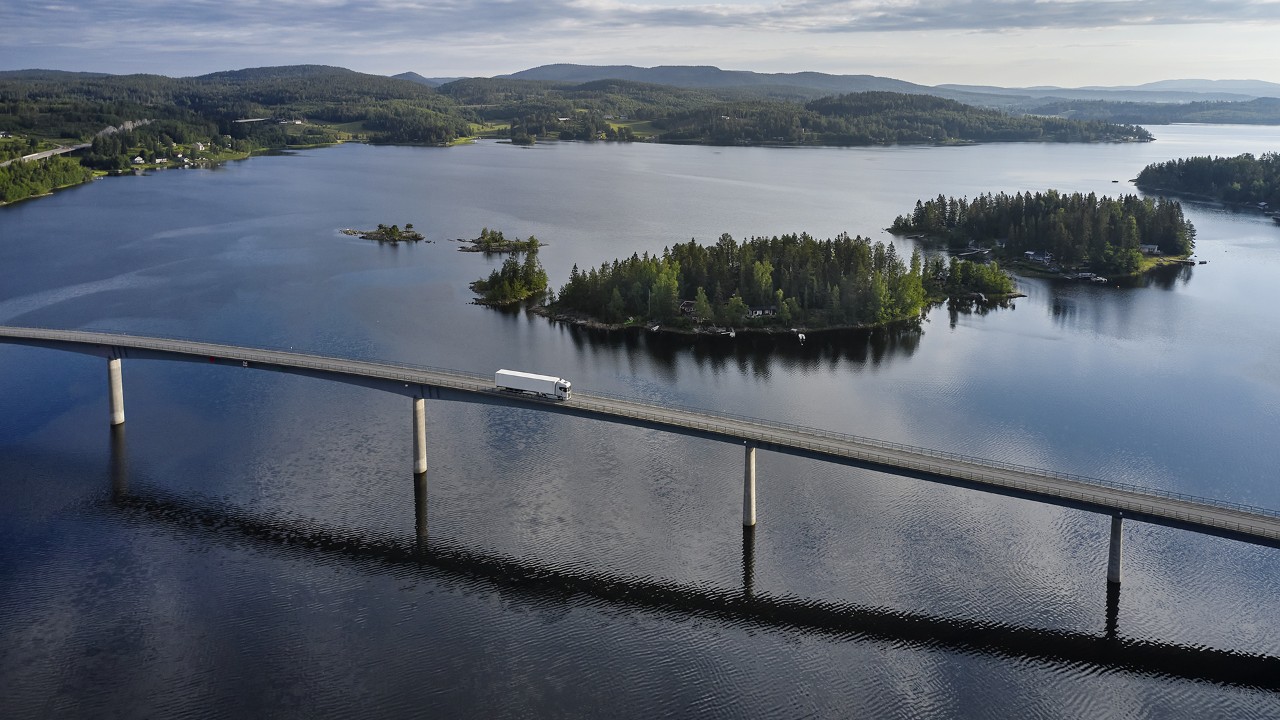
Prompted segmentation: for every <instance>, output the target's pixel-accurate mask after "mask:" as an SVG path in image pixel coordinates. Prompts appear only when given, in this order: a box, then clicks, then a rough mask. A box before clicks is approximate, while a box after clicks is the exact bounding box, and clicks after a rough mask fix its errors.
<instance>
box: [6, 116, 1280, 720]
mask: <svg viewBox="0 0 1280 720" xmlns="http://www.w3.org/2000/svg"><path fill="white" fill-rule="evenodd" d="M1154 130H1155V132H1156V135H1157V136H1158V137H1159V138H1160V139H1159V141H1158V142H1155V143H1149V144H1142V145H1136V144H1135V145H1085V146H1078V145H1077V146H1071V145H1016V144H1010V145H988V146H980V147H965V148H911V147H906V148H903V147H899V148H874V149H804V150H779V149H760V148H732V149H731V148H698V147H668V146H650V145H640V144H637V145H604V144H600V145H589V144H574V143H564V144H554V145H540V146H537V147H534V148H527V149H526V148H515V147H511V146H508V145H501V144H496V143H482V144H479V145H476V146H470V147H460V148H451V149H430V148H400V147H366V146H343V147H337V148H329V149H322V150H315V151H307V152H302V153H297V154H293V155H286V156H278V157H262V158H254V159H252V160H250V161H246V162H241V163H233V164H230V165H228V166H226V167H225V168H222V169H220V170H217V171H212V172H209V171H182V172H179V171H170V172H166V173H160V174H156V175H154V176H150V177H146V178H122V179H110V180H104V181H100V182H96V183H93V184H91V185H88V186H85V187H81V188H76V189H72V190H69V191H66V192H61V193H58V194H56V195H54V196H53V197H50V198H44V199H40V200H38V201H34V202H28V203H22V204H19V205H17V206H15V207H9V208H3V209H0V323H4V324H13V325H40V326H50V327H64V328H79V329H92V330H105V331H121V332H130V333H138V334H148V335H163V336H179V337H190V338H198V339H203V340H209V341H216V342H226V343H236V344H244V345H253V346H274V347H284V348H293V349H295V350H301V351H311V352H318V353H324V354H332V355H341V356H348V357H361V358H375V359H382V360H390V361H399V362H409V363H416V364H422V365H431V366H439V367H448V368H457V369H463V370H470V371H475V372H484V373H487V372H492V371H493V370H495V369H497V368H499V367H510V368H521V369H526V370H532V371H540V372H548V373H556V374H559V375H561V376H563V377H567V378H569V379H571V380H572V381H573V382H574V385H575V388H577V389H580V390H584V391H600V392H609V393H617V394H623V395H627V396H632V397H639V398H644V399H648V400H654V401H659V402H665V403H671V404H677V405H684V406H691V407H697V408H707V409H712V410H717V411H725V412H733V413H741V414H746V415H752V416H756V417H762V418H768V419H771V420H776V421H782V422H791V423H798V424H803V425H810V426H815V427H821V428H828V429H833V430H839V431H843V432H848V433H854V434H859V435H866V436H871V437H876V438H882V439H886V440H893V441H898V442H905V443H910V444H914V445H922V446H927V447H932V448H937V449H942V450H950V451H955V452H961V453H966V454H970V455H977V456H982V457H988V458H993V459H999V460H1005V461H1011V462H1018V463H1023V464H1028V465H1035V466H1042V467H1049V468H1053V469H1057V470H1063V471H1069V472H1076V473H1081V474H1086V475H1091V476H1095V477H1101V478H1106V479H1110V480H1115V481H1121V482H1127V483H1133V484H1136V485H1143V486H1147V487H1152V488H1159V489H1166V490H1174V491H1179V492H1186V493H1192V494H1196V495H1201V496H1206V497H1213V498H1219V499H1224V500H1230V501H1234V502H1240V503H1247V504H1251V505H1257V506H1262V507H1267V508H1280V484H1278V483H1277V482H1276V480H1275V468H1276V467H1277V466H1280V423H1278V420H1280V332H1278V331H1277V330H1276V324H1275V321H1274V312H1275V311H1274V309H1275V307H1277V305H1278V304H1280V284H1278V283H1276V282H1275V277H1276V275H1277V273H1280V227H1277V226H1276V225H1275V224H1274V223H1272V222H1271V221H1270V220H1268V219H1266V218H1265V217H1262V216H1260V215H1257V214H1249V213H1232V212H1229V211H1224V210H1221V209H1216V208H1212V207H1208V206H1188V207H1187V213H1188V215H1189V217H1190V218H1191V220H1192V221H1193V222H1194V223H1195V225H1196V227H1197V229H1198V232H1199V237H1198V247H1197V255H1198V257H1200V258H1201V259H1205V260H1209V261H1210V262H1209V264H1207V265H1199V266H1196V267H1194V268H1186V269H1183V270H1182V271H1180V272H1177V273H1173V274H1170V275H1167V276H1165V277H1161V278H1154V279H1152V280H1151V281H1150V282H1149V283H1146V284H1145V286H1144V287H1137V288H1125V289H1118V288H1114V287H1105V288H1096V287H1085V286H1080V285H1060V284H1055V283H1053V282H1048V281H1043V280H1029V279H1023V280H1021V281H1020V284H1021V289H1022V291H1023V292H1024V293H1025V294H1026V295H1027V297H1025V298H1022V299H1019V300H1017V301H1016V302H1015V303H1014V306H1013V307H1011V308H1008V309H1000V310H994V311H991V312H988V313H954V312H951V311H949V310H948V309H947V308H946V307H939V308H936V309H935V310H933V311H932V312H931V313H930V314H929V316H928V318H927V322H925V323H924V324H923V328H922V331H921V332H919V333H908V334H905V335H902V336H896V337H884V336H882V335H873V336H870V337H868V336H865V335H857V334H854V335H848V336H842V337H837V338H828V339H820V340H816V341H815V340H814V339H813V338H811V339H810V341H809V342H808V343H807V344H805V345H803V346H800V345H798V344H788V345H784V346H781V347H773V348H770V347H765V346H762V345H756V344H754V343H753V342H751V341H750V340H746V339H741V338H740V339H739V340H738V341H737V342H735V343H727V342H723V341H720V342H715V343H712V342H708V341H704V342H700V343H694V344H689V343H685V342H677V341H671V340H665V339H661V338H654V337H645V336H641V335H627V334H621V333H615V334H611V335H610V334H590V333H585V332H582V331H579V330H576V329H570V328H564V327H560V326H556V325H553V324H550V323H548V322H547V321H545V320H543V319H540V318H536V317H531V316H527V315H525V314H523V313H501V312H495V311H492V310H487V309H485V308H481V307H478V306H473V305H469V304H467V303H468V300H469V298H470V293H469V292H468V290H467V283H468V282H469V281H471V280H473V279H475V278H477V277H479V276H481V275H484V274H487V272H488V271H489V269H490V267H491V266H493V265H494V264H495V263H496V262H497V260H489V259H485V258H483V257H481V256H478V255H474V254H470V253H459V252H456V244H454V243H453V242H451V240H452V239H454V238H460V237H474V236H475V235H477V234H478V232H479V230H480V228H481V227H484V226H487V227H490V228H498V229H501V230H503V231H504V232H506V233H508V234H514V235H519V236H521V237H524V236H527V235H529V234H534V235H537V236H538V237H539V238H540V239H542V240H543V241H544V242H547V243H549V246H548V247H546V248H545V249H544V250H543V251H542V260H543V263H544V265H545V266H546V267H547V269H548V271H549V273H550V274H551V276H552V280H553V283H555V284H557V285H558V284H560V283H562V282H563V281H564V280H565V279H566V278H567V277H568V274H569V270H570V267H571V266H572V265H573V264H574V263H578V264H579V265H580V266H583V267H585V266H588V265H593V264H598V263H600V262H604V261H609V260H612V259H613V258H615V257H619V256H622V255H629V254H631V253H632V252H639V251H645V250H648V251H650V252H658V251H661V249H662V248H663V247H664V246H666V245H669V244H671V243H673V242H682V241H684V240H687V239H689V238H690V237H693V238H697V239H699V240H703V241H712V240H714V239H715V238H716V237H718V236H719V234H720V233H722V232H729V233H731V234H733V235H734V236H735V237H739V238H742V237H745V236H749V235H753V234H777V233H783V232H799V231H807V232H809V233H811V234H814V235H816V236H819V237H829V236H831V235H834V234H835V233H838V232H841V231H848V232H850V233H853V234H862V235H870V236H871V237H873V238H876V239H886V240H887V239H889V238H888V236H887V235H886V234H884V233H883V232H882V230H881V228H884V227H886V226H888V225H889V223H890V222H891V221H892V219H893V217H894V216H895V215H897V214H899V213H902V212H907V211H909V210H910V208H911V207H913V206H914V203H915V201H916V200H917V199H920V198H927V197H934V196H937V195H938V194H940V193H941V194H947V195H970V196H972V195H974V194H976V193H979V192H987V191H992V192H998V191H1009V192H1014V191H1020V190H1044V189H1047V188H1057V189H1059V190H1062V191H1066V192H1073V191H1082V192H1090V191H1093V192H1098V193H1100V194H1115V193H1118V192H1132V191H1133V189H1132V185H1130V184H1129V183H1128V182H1127V181H1128V179H1129V178H1132V177H1134V176H1135V175H1136V174H1137V173H1138V171H1139V170H1140V169H1141V168H1142V167H1143V166H1145V165H1146V164H1147V163H1149V162H1154V161H1162V160H1166V159H1171V158H1175V157H1183V156H1188V155H1194V154H1215V155H1234V154H1238V153H1241V152H1254V153H1262V152H1266V151H1276V150H1280V128H1241V127H1215V126H1186V127H1162V128H1155V129H1154ZM1117 180H1118V181H1119V182H1118V183H1117V182H1113V181H1117ZM380 222H383V223H388V224H390V223H399V224H402V225H403V224H404V223H406V222H412V223H414V225H415V226H416V227H417V228H418V229H419V230H421V231H423V232H425V234H426V235H427V237H428V238H430V239H432V240H434V241H435V242H433V243H430V244H420V245H417V246H413V247H389V246H379V245H377V244H375V243H370V242H367V241H362V240H357V239H352V238H348V237H345V236H343V235H341V234H339V233H338V230H339V229H340V228H344V227H371V226H373V225H376V224H377V223H380ZM904 249H909V248H906V247H905V246H904ZM104 364H105V363H104V362H103V361H102V360H100V359H97V358H91V357H81V356H76V355H71V354H64V353H55V352H49V351H41V350H36V349H28V348H20V347H14V346H6V345H0V398H2V399H3V412H0V493H2V497H3V498H4V501H3V503H0V637H3V638H4V642H3V644H2V645H0V680H2V681H3V685H4V687H5V688H6V689H5V696H6V699H5V701H4V705H5V707H6V713H7V714H12V715H13V716H16V717H34V716H65V715H79V716H113V717H114V716H125V717H134V716H137V717H144V716H186V717H238V716H243V715H246V714H263V713H266V712H270V713H271V714H273V715H276V716H282V717H283V716H297V717H314V716H320V715H326V716H351V715H355V714H360V715H371V716H385V717H397V716H405V715H410V714H430V715H436V716H441V717H450V716H458V715H463V716H483V717H520V716H529V715H554V716H564V715H568V716H582V717H597V716H600V715H602V714H606V713H607V714H610V715H618V716H626V717H650V716H654V715H655V714H656V715H677V716H682V715H692V714H695V713H696V714H700V715H709V716H720V717H797V716H820V717H842V716H879V717H945V716H965V717H1009V716H1017V717H1045V718H1053V717H1107V716H1113V717H1139V716H1140V717H1205V716H1218V717H1275V716H1276V715H1277V714H1280V695H1278V694H1277V693H1276V691H1275V690H1274V689H1269V688H1267V687H1262V688H1260V687H1256V686H1255V685H1256V682H1255V681H1251V680H1250V679H1249V678H1250V677H1254V676H1256V675H1258V674H1259V673H1261V674H1263V675H1264V676H1266V675H1265V674H1266V673H1268V672H1272V671H1274V669H1275V664H1274V662H1272V661H1269V660H1267V659H1266V658H1272V657H1276V656H1280V600H1277V598H1278V597H1280V553H1278V552H1276V551H1275V550H1270V549H1265V548H1257V547H1253V546H1249V545H1244V544H1241V543H1235V542H1229V541H1225V540H1218V539H1213V538H1206V537H1201V536H1198V535H1193V534H1189V533H1185V532H1179V531H1174V530H1167V529H1163V528H1159V527H1154V526H1148V525H1142V524H1139V523H1132V522H1131V523H1128V524H1127V525H1126V537H1125V541H1126V546H1125V563H1126V565H1125V579H1124V585H1123V589H1122V591H1121V594H1120V596H1119V598H1118V600H1117V601H1115V603H1116V604H1115V607H1114V608H1113V621H1112V622H1113V627H1112V628H1111V629H1112V633H1113V635H1114V638H1113V639H1112V640H1110V641H1107V640H1105V639H1103V638H1105V637H1106V635H1107V633H1108V624H1109V622H1108V607H1107V605H1108V598H1107V594H1106V590H1105V582H1104V580H1105V563H1106V539H1107V532H1108V527H1109V525H1108V523H1109V521H1108V519H1107V518H1105V517H1101V516H1097V515H1091V514H1086V513H1081V512H1076V511H1070V510H1063V509H1057V508H1052V507H1045V506H1040V505H1037V504H1033V503H1028V502H1022V501H1016V500H1010V499H1002V498H996V497H991V496H987V495H984V494H980V493H975V492H967V491H962V490H956V489H950V488H944V487H937V486H933V485H928V484H925V483H922V482H918V481H914V480H906V479H901V478H894V477H891V476H885V475H880V474H876V473H871V472H864V471H860V470H853V469H848V468H840V467H835V466H829V465H824V464H819V463H814V462H809V461H805V460H799V459H794V458H788V457H782V456H777V455H770V454H768V453H761V454H760V457H759V475H760V480H759V483H760V485H759V502H760V505H759V517H760V525H759V528H758V530H757V531H756V533H755V534H754V538H753V539H752V540H751V541H750V542H744V538H743V535H742V533H741V529H740V497H741V495H740V493H741V489H740V473H741V469H740V463H741V452H742V451H741V449H740V448H738V447H735V446H731V445H725V444H715V443H709V442H703V441H696V440H690V439H684V438H677V437H672V436H667V435H664V434H661V433H656V432H649V431H642V430H634V429H629V428H617V427H612V426H608V425H603V424H599V423H592V422H587V421H581V420H574V419H566V418H559V417H554V416H546V415H543V414H539V413H534V412H527V411H513V410H505V409H497V408H481V407H472V406H467V405H454V404H448V403H439V402H437V403H429V404H428V413H429V427H428V434H429V437H428V444H429V449H428V452H429V458H430V464H431V470H430V472H429V476H428V483H429V486H430V487H429V509H428V513H427V517H428V523H427V525H428V535H429V538H430V540H429V542H430V548H431V554H430V556H429V557H428V560H427V561H426V562H419V561H418V559H416V558H415V556H414V552H413V550H414V537H415V521H414V487H413V478H412V476H411V474H410V472H411V465H410V433H409V419H410V418H409V404H408V401H407V400H404V399H403V398H399V397H392V396H389V395H388V396H384V395H382V394H379V393H376V392H372V391H363V390H359V389H356V388H348V387H342V386H337V385H333V384H329V383H322V382H318V381H313V380H307V379H302V378H291V377H285V376H276V375H273V374H268V373H253V372H247V371H246V372H243V373H240V372H236V371H234V370H232V369H228V368H221V367H206V366H202V365H199V364H182V363H159V362H144V361H134V362H128V361H126V363H125V367H124V373H125V387H126V409H127V414H128V423H127V425H126V428H127V429H126V431H125V432H126V433H127V437H125V436H120V437H115V438H113V436H112V434H111V433H110V432H109V431H108V428H107V418H106V415H107V409H106V397H105V394H106V392H105V391H106V382H105V368H104ZM1099 643H1101V644H1099ZM1135 648H1138V649H1142V648H1147V649H1150V657H1154V658H1155V660H1150V659H1148V660H1141V659H1135V658H1136V657H1137V655H1135V650H1134V649H1135ZM1144 657H1145V656H1144ZM1260 658H1261V659H1260ZM1234 662H1238V663H1240V665H1239V667H1240V668H1241V670H1240V674H1239V675H1238V676H1237V675H1232V677H1229V678H1227V680H1226V681H1222V680H1221V679H1220V678H1219V679H1212V678H1209V679H1205V678H1198V677H1197V676H1198V675H1201V674H1205V671H1204V668H1205V667H1209V666H1213V667H1232V668H1234V667H1235V665H1232V664H1231V663H1234ZM1234 672H1235V671H1234V670H1232V671H1231V673H1234ZM1231 673H1228V674H1229V675H1230V674H1231ZM1249 673H1254V675H1253V676H1251V675H1250V674H1249ZM1209 674H1212V673H1209ZM1188 676H1190V677H1188ZM1269 677H1275V676H1274V675H1271V676H1269ZM1232 678H1237V679H1232ZM1263 684H1264V685H1267V684H1268V683H1263ZM1269 684H1270V688H1274V687H1275V683H1274V682H1271V683H1269Z"/></svg>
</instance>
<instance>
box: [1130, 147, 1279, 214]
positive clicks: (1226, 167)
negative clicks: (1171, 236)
mask: <svg viewBox="0 0 1280 720" xmlns="http://www.w3.org/2000/svg"><path fill="white" fill-rule="evenodd" d="M1137 184H1138V187H1139V188H1142V189H1143V190H1148V191H1152V192H1166V193H1171V194H1175V195H1190V196H1197V197H1200V198H1205V199H1211V200H1218V201H1221V202H1228V203H1240V204H1249V205H1255V204H1257V203H1267V204H1268V205H1272V206H1276V207H1280V153H1274V152H1269V153H1263V154H1262V155H1261V156H1258V157H1254V156H1253V155H1251V154H1249V153H1245V154H1243V155H1237V156H1235V157H1203V156H1202V157H1191V158H1184V159H1180V160H1170V161H1168V162H1162V163H1152V164H1151V165H1148V166H1146V167H1145V168H1143V169H1142V172H1140V173H1138V182H1137Z"/></svg>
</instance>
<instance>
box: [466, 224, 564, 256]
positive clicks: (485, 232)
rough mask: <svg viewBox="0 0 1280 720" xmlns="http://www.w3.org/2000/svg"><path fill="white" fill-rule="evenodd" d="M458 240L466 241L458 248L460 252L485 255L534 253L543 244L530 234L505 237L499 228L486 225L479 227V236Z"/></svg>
mask: <svg viewBox="0 0 1280 720" xmlns="http://www.w3.org/2000/svg"><path fill="white" fill-rule="evenodd" d="M458 242H460V243H466V245H464V246H463V247H460V248H458V249H459V250H461V251H462V252H482V253H484V254H485V255H494V254H501V253H521V252H535V253H536V252H537V251H538V248H540V247H542V246H543V244H544V243H542V242H541V241H540V240H538V238H536V237H534V236H532V235H530V236H529V238H528V239H527V240H521V239H520V238H507V236H506V235H503V234H502V231H501V230H490V229H489V228H487V227H486V228H481V229H480V236H479V237H475V238H472V239H470V240H463V239H461V238H459V239H458Z"/></svg>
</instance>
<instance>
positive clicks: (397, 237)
mask: <svg viewBox="0 0 1280 720" xmlns="http://www.w3.org/2000/svg"><path fill="white" fill-rule="evenodd" d="M342 234H343V235H350V236H352V237H358V238H363V239H365V240H377V241H378V242H380V243H391V244H393V245H394V244H395V243H402V242H421V241H423V240H425V239H426V238H424V237H423V236H422V233H420V232H418V231H417V230H414V229H413V223H405V226H404V229H401V228H400V226H399V225H391V226H387V225H383V224H382V223H378V227H377V229H376V230H353V229H351V228H345V229H344V230H343V231H342ZM427 242H431V241H430V240H427Z"/></svg>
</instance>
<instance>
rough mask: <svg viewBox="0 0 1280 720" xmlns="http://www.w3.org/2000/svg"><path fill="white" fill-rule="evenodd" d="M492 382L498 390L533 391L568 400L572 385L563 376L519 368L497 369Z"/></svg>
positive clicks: (547, 396) (536, 393)
mask: <svg viewBox="0 0 1280 720" xmlns="http://www.w3.org/2000/svg"><path fill="white" fill-rule="evenodd" d="M493 384H494V385H496V386H497V387H498V389H499V390H510V391H512V392H526V393H533V394H534V395H541V396H542V397H544V398H551V399H552V400H568V399H569V396H570V395H571V394H572V387H573V384H572V383H570V382H569V381H568V380H565V379H563V378H558V377H552V376H550V375H534V374H533V373H527V372H520V371H519V370H499V371H498V372H497V373H495V374H494V377H493Z"/></svg>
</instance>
